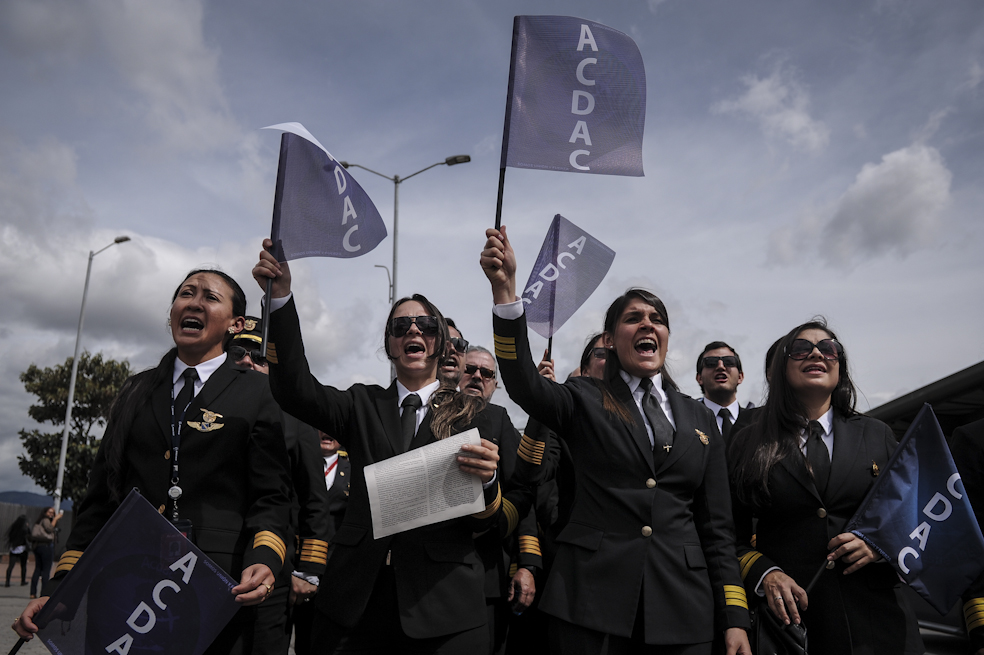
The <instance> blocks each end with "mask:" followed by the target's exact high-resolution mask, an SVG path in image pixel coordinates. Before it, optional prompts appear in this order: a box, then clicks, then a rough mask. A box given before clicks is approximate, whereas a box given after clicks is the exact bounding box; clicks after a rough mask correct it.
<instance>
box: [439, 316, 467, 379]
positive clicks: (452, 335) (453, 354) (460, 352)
mask: <svg viewBox="0 0 984 655" xmlns="http://www.w3.org/2000/svg"><path fill="white" fill-rule="evenodd" d="M446 320H447V322H448V347H447V354H446V355H445V357H444V359H443V360H442V361H441V366H440V368H438V369H437V377H438V378H439V379H440V380H441V382H445V383H447V384H449V385H450V386H452V387H457V386H458V382H460V381H461V374H462V373H464V371H465V351H467V350H468V342H467V341H465V338H464V337H463V336H461V331H460V330H458V327H457V326H456V325H455V324H454V321H453V320H451V319H450V318H449V319H446Z"/></svg>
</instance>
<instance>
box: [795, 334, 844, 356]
mask: <svg viewBox="0 0 984 655" xmlns="http://www.w3.org/2000/svg"><path fill="white" fill-rule="evenodd" d="M814 348H816V349H817V350H819V351H820V354H821V355H822V356H823V358H824V359H830V360H834V359H840V356H841V354H842V353H843V352H844V349H843V348H842V347H841V345H840V344H839V343H837V342H836V341H835V340H833V339H823V340H821V341H819V342H818V343H813V342H812V341H807V340H806V339H793V342H792V343H791V344H789V349H788V350H787V351H786V354H787V355H788V356H789V358H790V359H795V360H796V361H802V360H804V359H806V358H807V357H809V356H810V355H811V354H812V353H813V349H814Z"/></svg>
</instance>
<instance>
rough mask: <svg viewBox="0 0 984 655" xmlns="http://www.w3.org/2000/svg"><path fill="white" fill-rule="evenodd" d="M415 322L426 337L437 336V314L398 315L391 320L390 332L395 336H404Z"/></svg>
mask: <svg viewBox="0 0 984 655" xmlns="http://www.w3.org/2000/svg"><path fill="white" fill-rule="evenodd" d="M414 323H416V324H417V329H418V330H420V333H421V334H423V335H424V336H425V337H433V336H437V330H438V327H437V326H438V323H437V317H436V316H397V317H396V318H394V319H392V320H391V321H390V334H391V335H393V336H394V337H402V336H404V335H406V333H407V332H409V331H410V326H411V325H413V324H414Z"/></svg>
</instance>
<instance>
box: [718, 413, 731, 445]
mask: <svg viewBox="0 0 984 655" xmlns="http://www.w3.org/2000/svg"><path fill="white" fill-rule="evenodd" d="M718 416H720V417H721V436H722V437H724V440H725V441H727V440H728V436H729V435H730V434H731V412H729V411H728V408H727V407H722V408H721V410H720V411H719V412H718Z"/></svg>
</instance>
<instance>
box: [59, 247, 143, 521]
mask: <svg viewBox="0 0 984 655" xmlns="http://www.w3.org/2000/svg"><path fill="white" fill-rule="evenodd" d="M129 240H130V237H127V236H120V237H116V238H115V239H113V243H111V244H109V245H108V246H106V247H105V248H102V249H100V250H96V251H95V252H93V251H91V250H90V251H89V266H88V268H86V269H85V287H84V288H83V289H82V310H81V311H80V312H79V329H78V332H76V333H75V356H74V357H72V372H71V374H70V377H69V379H68V404H67V405H66V407H65V429H64V431H62V442H61V453H60V454H59V455H58V478H57V479H56V480H55V514H57V513H58V511H59V510H60V509H61V499H62V484H63V483H64V482H65V457H66V456H67V454H68V434H69V432H70V431H71V428H72V404H73V403H74V402H75V379H76V377H77V376H78V373H79V346H80V345H81V343H82V323H83V321H85V299H86V296H88V295H89V276H90V275H91V274H92V258H93V257H95V256H96V255H98V254H99V253H101V252H102V251H103V250H106V249H107V248H112V247H113V246H115V245H116V244H118V243H126V242H127V241H129Z"/></svg>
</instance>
